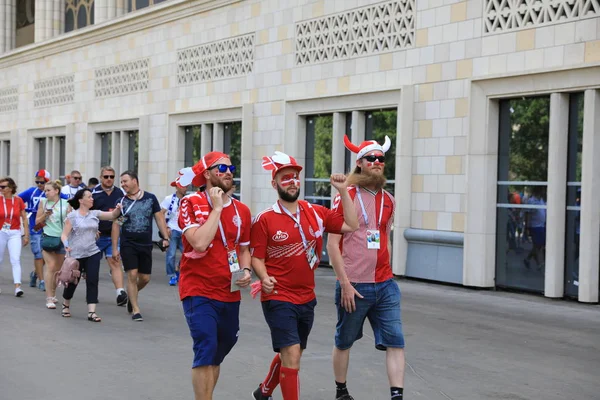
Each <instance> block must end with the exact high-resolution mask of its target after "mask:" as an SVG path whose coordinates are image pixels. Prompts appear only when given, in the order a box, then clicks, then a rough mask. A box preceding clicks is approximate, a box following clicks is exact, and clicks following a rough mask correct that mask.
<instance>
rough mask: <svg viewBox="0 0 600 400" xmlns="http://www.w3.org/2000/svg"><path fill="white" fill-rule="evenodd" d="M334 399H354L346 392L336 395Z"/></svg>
mask: <svg viewBox="0 0 600 400" xmlns="http://www.w3.org/2000/svg"><path fill="white" fill-rule="evenodd" d="M335 400H354V397H352V396H350V395H349V394H348V393H346V394H343V395H341V396H340V397H336V398H335Z"/></svg>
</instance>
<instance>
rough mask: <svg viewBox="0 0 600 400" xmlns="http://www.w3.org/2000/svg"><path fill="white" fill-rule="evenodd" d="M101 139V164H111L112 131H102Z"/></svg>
mask: <svg viewBox="0 0 600 400" xmlns="http://www.w3.org/2000/svg"><path fill="white" fill-rule="evenodd" d="M100 140H101V145H100V165H101V166H102V167H104V166H106V165H110V163H111V160H112V154H111V153H112V133H110V132H108V133H106V132H105V133H101V134H100Z"/></svg>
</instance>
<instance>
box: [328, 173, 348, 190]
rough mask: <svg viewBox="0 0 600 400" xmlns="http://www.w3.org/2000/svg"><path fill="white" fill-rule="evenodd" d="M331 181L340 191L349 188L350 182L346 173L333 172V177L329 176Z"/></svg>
mask: <svg viewBox="0 0 600 400" xmlns="http://www.w3.org/2000/svg"><path fill="white" fill-rule="evenodd" d="M329 181H330V182H331V185H332V186H333V187H334V188H336V189H337V191H338V192H340V191H342V190H345V189H347V188H348V184H347V183H346V175H344V174H332V175H331V178H329Z"/></svg>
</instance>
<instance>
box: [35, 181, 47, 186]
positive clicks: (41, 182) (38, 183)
mask: <svg viewBox="0 0 600 400" xmlns="http://www.w3.org/2000/svg"><path fill="white" fill-rule="evenodd" d="M44 183H46V182H45V181H35V184H36V185H43V184H44Z"/></svg>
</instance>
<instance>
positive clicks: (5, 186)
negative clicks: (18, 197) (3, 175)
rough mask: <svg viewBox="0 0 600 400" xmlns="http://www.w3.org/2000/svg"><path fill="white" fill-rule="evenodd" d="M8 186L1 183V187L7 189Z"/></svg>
mask: <svg viewBox="0 0 600 400" xmlns="http://www.w3.org/2000/svg"><path fill="white" fill-rule="evenodd" d="M7 187H8V186H7V185H0V189H6V188H7Z"/></svg>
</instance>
